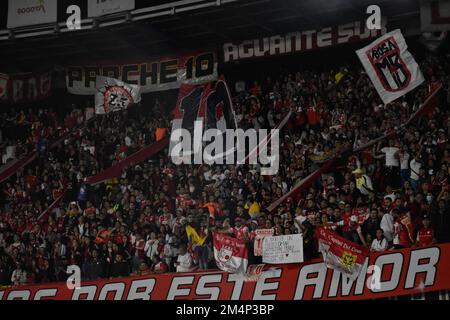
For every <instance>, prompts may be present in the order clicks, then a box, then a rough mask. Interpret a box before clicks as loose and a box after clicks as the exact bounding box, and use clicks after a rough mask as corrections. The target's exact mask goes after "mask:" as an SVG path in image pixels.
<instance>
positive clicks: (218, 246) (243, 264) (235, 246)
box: [213, 232, 248, 275]
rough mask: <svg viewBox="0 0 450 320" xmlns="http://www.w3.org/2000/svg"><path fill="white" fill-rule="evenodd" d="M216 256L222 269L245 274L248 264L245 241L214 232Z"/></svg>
mask: <svg viewBox="0 0 450 320" xmlns="http://www.w3.org/2000/svg"><path fill="white" fill-rule="evenodd" d="M213 243H214V258H215V259H216V264H217V267H219V269H220V270H223V271H226V272H229V273H239V274H242V275H244V274H245V272H246V271H247V265H248V251H247V247H246V245H245V241H243V240H238V239H236V238H233V237H230V236H227V235H225V234H223V233H217V232H214V233H213Z"/></svg>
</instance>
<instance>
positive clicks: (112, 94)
mask: <svg viewBox="0 0 450 320" xmlns="http://www.w3.org/2000/svg"><path fill="white" fill-rule="evenodd" d="M95 84H96V85H95V88H96V91H97V93H96V95H95V113H96V114H106V113H109V112H115V111H120V110H123V109H126V108H128V106H129V105H132V104H135V103H138V102H139V101H141V88H140V87H139V86H137V85H132V84H128V83H125V82H122V81H120V80H117V79H114V78H108V77H101V76H98V77H97V78H96V81H95Z"/></svg>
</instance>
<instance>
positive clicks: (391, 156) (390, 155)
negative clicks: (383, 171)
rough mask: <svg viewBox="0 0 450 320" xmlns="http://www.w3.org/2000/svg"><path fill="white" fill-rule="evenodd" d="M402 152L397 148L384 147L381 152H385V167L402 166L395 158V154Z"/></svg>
mask: <svg viewBox="0 0 450 320" xmlns="http://www.w3.org/2000/svg"><path fill="white" fill-rule="evenodd" d="M398 150H400V149H399V148H396V147H384V148H383V149H381V152H383V153H384V154H385V155H386V160H385V163H384V164H385V165H386V166H388V167H398V166H399V165H400V163H399V161H398V159H397V158H396V157H395V154H396V153H397V151H398Z"/></svg>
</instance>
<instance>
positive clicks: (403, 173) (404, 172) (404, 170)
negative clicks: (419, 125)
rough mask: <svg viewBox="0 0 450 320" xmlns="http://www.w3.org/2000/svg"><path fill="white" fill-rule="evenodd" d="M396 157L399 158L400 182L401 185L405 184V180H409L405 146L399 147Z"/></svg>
mask: <svg viewBox="0 0 450 320" xmlns="http://www.w3.org/2000/svg"><path fill="white" fill-rule="evenodd" d="M398 158H399V160H400V182H401V187H403V185H404V184H405V181H409V159H410V155H409V153H408V151H407V150H406V148H405V147H403V146H402V147H401V148H400V151H399V152H398Z"/></svg>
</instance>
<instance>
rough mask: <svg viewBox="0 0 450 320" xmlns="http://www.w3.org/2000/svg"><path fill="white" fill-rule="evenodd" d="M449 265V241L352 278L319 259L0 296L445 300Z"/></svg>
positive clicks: (372, 260) (375, 257) (377, 260)
mask: <svg viewBox="0 0 450 320" xmlns="http://www.w3.org/2000/svg"><path fill="white" fill-rule="evenodd" d="M369 266H375V267H373V268H369ZM449 268H450V244H439V245H434V246H430V247H424V248H409V249H401V250H392V251H386V252H381V253H371V254H370V255H369V257H368V258H367V259H366V262H365V264H364V266H363V268H362V271H361V273H360V274H359V276H358V278H357V279H356V280H351V279H350V278H348V277H347V276H345V275H343V274H341V273H340V272H338V271H335V270H332V269H329V268H327V267H326V266H325V265H324V264H323V262H322V259H314V260H312V261H309V262H306V263H302V264H282V265H266V266H265V268H264V271H263V272H262V274H261V275H260V277H259V279H258V281H256V282H255V281H246V277H245V276H244V275H238V274H229V273H226V272H222V271H219V270H214V271H212V270H209V271H204V272H200V273H167V274H149V275H145V276H132V277H126V278H112V279H102V280H97V281H83V282H82V283H81V286H80V287H79V288H75V289H69V287H68V286H67V285H66V283H46V284H36V285H26V286H16V287H10V288H6V289H0V300H15V299H25V300H41V299H59V300H136V299H142V300H172V299H211V300H312V299H315V300H320V299H322V300H342V299H348V300H363V299H378V298H385V299H395V300H397V299H399V300H400V299H404V297H406V298H407V299H411V298H412V297H414V299H425V297H426V296H429V295H433V294H431V293H433V292H434V293H435V294H434V296H435V298H436V299H437V300H439V299H442V300H445V299H448V291H447V290H448V289H450V277H448V274H447V272H448V271H447V270H449ZM368 270H373V272H368ZM377 270H378V271H377ZM372 277H376V278H375V279H376V281H373V280H374V278H372Z"/></svg>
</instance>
